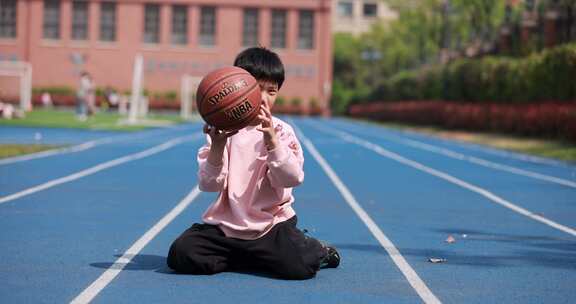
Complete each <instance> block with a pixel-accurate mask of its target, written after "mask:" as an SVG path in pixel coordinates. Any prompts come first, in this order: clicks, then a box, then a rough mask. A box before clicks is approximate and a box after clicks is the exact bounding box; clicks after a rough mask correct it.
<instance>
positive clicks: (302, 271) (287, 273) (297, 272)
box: [277, 266, 316, 280]
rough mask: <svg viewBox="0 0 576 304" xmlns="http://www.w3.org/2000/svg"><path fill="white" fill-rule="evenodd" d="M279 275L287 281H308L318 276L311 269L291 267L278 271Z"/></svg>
mask: <svg viewBox="0 0 576 304" xmlns="http://www.w3.org/2000/svg"><path fill="white" fill-rule="evenodd" d="M277 274H278V275H279V276H280V277H281V278H282V279H286V280H308V279H311V278H313V277H315V276H316V271H315V270H314V269H312V268H311V267H294V266H293V267H289V268H286V269H283V270H282V271H278V272H277Z"/></svg>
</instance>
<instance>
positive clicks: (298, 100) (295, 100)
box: [290, 97, 302, 107]
mask: <svg viewBox="0 0 576 304" xmlns="http://www.w3.org/2000/svg"><path fill="white" fill-rule="evenodd" d="M290 104H291V105H293V106H295V107H297V106H300V105H301V104H302V98H300V97H293V98H292V100H290Z"/></svg>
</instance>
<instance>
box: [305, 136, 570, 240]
mask: <svg viewBox="0 0 576 304" xmlns="http://www.w3.org/2000/svg"><path fill="white" fill-rule="evenodd" d="M313 127H314V128H316V129H318V130H320V131H322V132H325V133H331V134H333V135H336V136H338V137H340V138H342V139H343V140H345V141H347V142H350V143H354V144H357V145H359V146H361V147H364V148H366V149H369V150H372V151H374V152H376V153H378V154H380V155H382V156H384V157H387V158H390V159H392V160H395V161H397V162H399V163H401V164H404V165H407V166H410V167H412V168H415V169H417V170H420V171H423V172H426V173H428V174H430V175H433V176H436V177H438V178H441V179H443V180H446V181H448V182H450V183H452V184H455V185H458V186H460V187H462V188H465V189H468V190H470V191H472V192H476V193H478V194H480V195H482V196H484V197H486V198H487V199H489V200H491V201H492V202H494V203H496V204H499V205H501V206H504V207H506V208H508V209H510V210H512V211H514V212H517V213H519V214H522V215H524V216H526V217H529V218H531V219H533V220H535V221H538V222H541V223H543V224H546V225H548V226H550V227H552V228H556V229H558V230H560V231H563V232H566V233H568V234H570V235H572V236H576V230H574V229H573V228H570V227H567V226H564V225H562V224H559V223H556V222H554V221H552V220H549V219H547V218H545V217H543V216H541V215H538V214H536V213H534V212H532V211H529V210H527V209H524V208H522V207H520V206H517V205H515V204H514V203H512V202H510V201H507V200H505V199H503V198H501V197H499V196H497V195H496V194H494V193H492V192H490V191H488V190H486V189H483V188H480V187H478V186H475V185H473V184H470V183H468V182H465V181H463V180H461V179H459V178H457V177H454V176H452V175H449V174H447V173H444V172H442V171H440V170H436V169H433V168H431V167H428V166H425V165H423V164H421V163H419V162H416V161H413V160H411V159H408V158H406V157H404V156H401V155H399V154H396V153H394V152H391V151H388V150H386V149H384V148H382V147H381V146H379V145H377V144H374V143H371V142H369V141H367V140H364V139H360V138H358V137H356V136H353V135H350V134H348V133H346V132H343V131H337V130H330V131H328V130H326V129H324V130H323V129H320V128H317V127H316V126H313Z"/></svg>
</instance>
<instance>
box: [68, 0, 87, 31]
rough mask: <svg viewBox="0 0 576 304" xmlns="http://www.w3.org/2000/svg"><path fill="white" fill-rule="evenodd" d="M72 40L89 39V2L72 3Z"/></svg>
mask: <svg viewBox="0 0 576 304" xmlns="http://www.w3.org/2000/svg"><path fill="white" fill-rule="evenodd" d="M72 39H73V40H87V39H88V2H87V1H73V2H72Z"/></svg>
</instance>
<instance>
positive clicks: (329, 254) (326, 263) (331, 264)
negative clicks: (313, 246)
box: [320, 245, 340, 268]
mask: <svg viewBox="0 0 576 304" xmlns="http://www.w3.org/2000/svg"><path fill="white" fill-rule="evenodd" d="M323 247H324V249H326V256H325V257H324V258H323V259H322V261H320V268H336V267H338V265H340V254H339V253H338V251H336V248H334V247H332V246H326V245H323Z"/></svg>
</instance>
